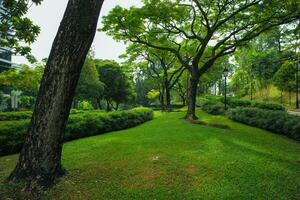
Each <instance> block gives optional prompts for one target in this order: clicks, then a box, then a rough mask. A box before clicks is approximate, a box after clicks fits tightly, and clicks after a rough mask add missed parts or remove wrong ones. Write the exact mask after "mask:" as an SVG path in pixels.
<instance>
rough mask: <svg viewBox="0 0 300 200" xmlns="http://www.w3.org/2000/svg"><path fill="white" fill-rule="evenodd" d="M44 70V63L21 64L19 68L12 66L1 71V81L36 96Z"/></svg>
mask: <svg viewBox="0 0 300 200" xmlns="http://www.w3.org/2000/svg"><path fill="white" fill-rule="evenodd" d="M43 72H44V66H43V65H37V66H35V67H29V66H28V65H21V66H20V68H19V69H16V68H11V69H9V70H6V71H4V72H1V73H0V83H1V84H2V85H5V86H8V87H11V88H13V89H15V90H20V91H22V92H23V93H24V94H26V95H30V96H36V95H37V93H38V90H39V86H40V81H41V79H42V75H43Z"/></svg>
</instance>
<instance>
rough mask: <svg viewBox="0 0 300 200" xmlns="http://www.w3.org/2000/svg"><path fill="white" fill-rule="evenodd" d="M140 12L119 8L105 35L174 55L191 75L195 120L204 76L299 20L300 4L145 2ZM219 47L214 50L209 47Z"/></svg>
mask: <svg viewBox="0 0 300 200" xmlns="http://www.w3.org/2000/svg"><path fill="white" fill-rule="evenodd" d="M144 3H145V5H144V6H142V7H141V8H136V7H131V8H130V9H124V8H121V7H120V6H117V7H115V8H114V9H113V10H112V11H111V12H110V13H109V14H108V15H107V16H106V17H104V18H103V24H104V26H103V28H102V29H101V30H102V31H106V32H107V33H108V34H109V35H111V36H113V37H114V38H115V39H116V40H124V41H129V42H132V43H139V44H143V45H145V46H148V47H150V48H155V49H159V50H163V51H168V52H170V53H173V54H174V55H175V56H176V57H177V59H178V61H179V62H180V63H181V64H182V65H183V66H184V67H185V68H186V69H187V70H189V71H190V74H191V76H190V86H189V95H188V111H187V114H186V118H187V119H190V120H194V119H196V118H197V117H196V115H195V106H196V94H197V87H198V83H199V80H200V77H201V76H202V75H203V74H205V73H206V72H207V70H209V69H210V68H211V67H212V66H213V64H214V62H215V61H216V60H218V59H219V58H220V57H223V56H226V55H229V54H231V53H233V52H234V51H235V50H236V48H237V47H239V46H242V45H244V44H245V43H247V42H248V41H249V40H251V39H253V38H255V37H257V36H258V35H260V34H261V33H262V32H264V31H266V30H268V29H270V28H272V27H274V26H277V25H279V24H283V23H287V22H290V21H293V20H295V19H297V18H298V16H299V12H300V11H299V2H298V1H295V0H292V1H291V0H290V1H285V2H282V1H280V0H275V1H263V0H250V1H249V0H233V1H228V0H212V1H199V0H192V1H185V0H177V1H169V0H145V1H144ZM212 42H213V43H214V44H215V45H214V47H213V48H210V46H209V44H210V43H212Z"/></svg>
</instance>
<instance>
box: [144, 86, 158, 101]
mask: <svg viewBox="0 0 300 200" xmlns="http://www.w3.org/2000/svg"><path fill="white" fill-rule="evenodd" d="M158 97H159V91H157V90H154V89H152V90H150V91H149V92H148V94H147V98H148V99H149V100H151V101H154V100H156V99H157V98H158Z"/></svg>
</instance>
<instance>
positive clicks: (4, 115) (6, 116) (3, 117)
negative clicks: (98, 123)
mask: <svg viewBox="0 0 300 200" xmlns="http://www.w3.org/2000/svg"><path fill="white" fill-rule="evenodd" d="M86 112H87V111H85V110H77V109H71V111H70V114H83V113H86ZM89 112H97V113H100V112H104V111H102V110H90V111H89ZM31 116H32V111H17V112H0V121H15V120H23V119H31Z"/></svg>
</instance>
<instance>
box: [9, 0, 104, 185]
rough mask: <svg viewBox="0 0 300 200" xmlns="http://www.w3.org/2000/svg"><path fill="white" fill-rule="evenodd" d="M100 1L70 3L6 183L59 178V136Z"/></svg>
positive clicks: (47, 181)
mask: <svg viewBox="0 0 300 200" xmlns="http://www.w3.org/2000/svg"><path fill="white" fill-rule="evenodd" d="M102 3H103V0H71V1H69V3H68V5H67V8H66V11H65V14H64V17H63V19H62V22H61V24H60V27H59V29H58V32H57V35H56V37H55V40H54V42H53V45H52V49H51V52H50V56H49V58H48V61H47V64H46V67H45V72H44V75H43V78H42V82H41V86H40V90H39V93H38V97H37V102H36V105H35V109H34V113H33V116H32V119H31V122H30V125H29V129H28V131H27V136H26V138H25V142H24V145H23V149H22V151H21V154H20V157H19V160H18V162H17V165H16V167H15V169H14V171H13V172H12V174H11V175H10V177H9V180H10V181H17V180H21V179H25V180H29V181H30V182H37V183H39V184H43V185H46V184H49V183H52V182H53V180H54V179H55V177H57V176H59V175H62V174H63V173H64V169H63V167H62V165H61V153H62V145H63V140H62V139H63V133H64V130H65V127H66V122H67V120H68V116H69V112H70V108H71V105H72V100H73V97H74V93H75V89H76V85H77V82H78V79H79V76H80V72H81V68H82V66H83V63H84V60H85V58H86V55H87V53H88V51H89V49H90V46H91V44H92V42H93V39H94V36H95V32H96V28H97V22H98V18H99V13H100V10H101V7H102Z"/></svg>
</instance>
